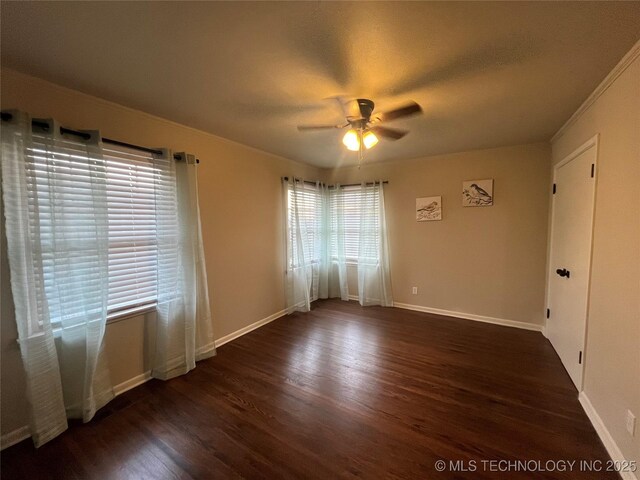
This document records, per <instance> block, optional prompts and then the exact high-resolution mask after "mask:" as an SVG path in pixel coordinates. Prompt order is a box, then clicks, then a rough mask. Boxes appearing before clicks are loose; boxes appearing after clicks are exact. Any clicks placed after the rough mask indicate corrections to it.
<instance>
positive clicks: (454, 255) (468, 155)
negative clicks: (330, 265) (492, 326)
mask: <svg viewBox="0 0 640 480" xmlns="http://www.w3.org/2000/svg"><path fill="white" fill-rule="evenodd" d="M550 159H551V152H550V148H549V146H548V144H546V143H545V144H533V145H521V146H514V147H504V148H495V149H490V150H477V151H471V152H463V153H457V154H452V155H441V156H435V157H426V158H419V159H413V160H403V161H397V162H389V163H378V164H371V165H367V164H366V160H365V163H364V165H363V166H362V168H361V169H360V170H358V169H357V168H343V169H338V170H335V171H333V172H332V173H331V178H332V180H333V181H339V182H341V183H353V182H356V183H358V182H361V181H363V180H373V179H378V180H380V179H381V180H388V181H389V184H388V185H387V186H386V190H385V199H386V207H387V222H388V231H389V243H390V259H391V281H392V288H393V296H394V301H395V302H400V303H406V304H411V305H417V306H422V307H429V308H436V309H442V310H448V311H453V312H462V313H469V314H474V315H482V316H487V317H493V318H497V319H504V320H512V321H518V322H527V323H533V324H536V325H540V324H542V322H543V308H544V282H545V258H546V257H545V255H546V241H547V207H548V193H549V190H548V189H549V165H550ZM485 178H493V179H494V197H495V200H494V205H493V206H491V207H462V182H463V180H473V179H485ZM432 195H441V196H442V204H443V219H442V220H441V221H433V222H416V219H415V201H416V198H417V197H427V196H432ZM354 270H355V269H350V270H349V272H350V274H351V275H350V277H351V278H350V282H349V283H350V293H351V294H357V291H356V288H357V284H356V278H355V275H354V273H355V272H354ZM413 286H416V287H418V294H417V295H412V293H411V288H412V287H413Z"/></svg>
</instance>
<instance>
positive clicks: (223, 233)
mask: <svg viewBox="0 0 640 480" xmlns="http://www.w3.org/2000/svg"><path fill="white" fill-rule="evenodd" d="M1 86H2V101H1V104H2V108H3V109H4V108H17V109H20V110H24V111H27V112H29V113H31V114H32V115H34V116H40V117H55V118H56V119H58V120H59V121H60V122H61V123H62V124H63V125H65V126H70V127H75V128H86V129H91V128H99V129H100V130H101V132H102V134H103V135H104V136H106V137H110V138H115V139H118V140H122V141H125V142H131V143H135V144H139V145H146V146H165V147H169V148H172V149H174V150H176V151H181V150H186V151H189V152H192V153H195V154H196V155H197V156H198V158H200V160H201V163H200V167H199V188H200V207H201V215H202V229H203V232H202V233H203V238H204V246H205V255H206V259H207V274H208V277H209V290H210V297H211V301H212V313H213V322H214V333H215V338H221V337H223V336H225V335H227V334H230V333H232V332H235V331H236V330H239V329H240V328H242V327H245V326H247V325H250V324H252V323H254V322H256V321H258V320H261V319H263V318H265V317H267V316H269V315H272V314H274V313H276V312H279V311H281V310H282V309H283V308H284V302H285V300H284V285H283V273H282V272H283V265H284V262H283V256H282V254H283V251H284V248H283V245H282V242H283V238H284V237H283V234H282V231H283V226H282V193H281V192H282V190H281V184H280V177H281V176H283V175H297V176H303V177H306V178H312V179H316V178H318V177H319V175H320V171H319V170H318V169H317V168H315V167H309V166H305V165H302V164H299V163H296V162H292V161H289V160H287V159H284V158H281V157H277V156H274V155H270V154H267V153H264V152H261V151H258V150H255V149H251V148H249V147H245V146H242V145H239V144H237V143H233V142H230V141H227V140H224V139H222V138H219V137H216V136H213V135H210V134H207V133H204V132H201V131H198V130H194V129H191V128H188V127H184V126H181V125H178V124H175V123H172V122H168V121H166V120H163V119H160V118H157V117H153V116H150V115H147V114H144V113H142V112H139V111H135V110H131V109H128V108H125V107H122V106H119V105H115V104H113V103H109V102H105V101H103V100H100V99H97V98H94V97H90V96H87V95H84V94H81V93H78V92H74V91H71V90H68V89H64V88H61V87H58V86H56V85H53V84H51V83H47V82H44V81H42V80H39V79H36V78H33V77H29V76H25V75H22V74H20V73H17V72H14V71H11V70H8V69H6V68H3V69H2V85H1ZM294 134H295V132H294ZM1 260H2V266H1V267H2V270H1V274H2V277H1V280H2V285H1V290H2V298H1V302H2V307H1V308H2V312H1V313H2V378H1V382H2V383H1V388H2V396H1V398H0V402H1V404H2V417H1V422H2V425H1V432H2V433H3V434H4V433H7V432H10V431H13V430H14V429H16V428H19V427H21V426H23V425H25V424H26V407H25V403H24V381H23V378H22V375H23V374H22V367H21V363H20V359H19V351H18V348H17V344H16V343H15V339H16V330H15V321H14V318H13V307H12V305H11V295H10V288H9V276H8V267H7V265H6V263H7V261H6V249H5V248H3V249H2V255H1ZM145 335H148V326H145V320H144V318H142V317H137V318H133V319H126V320H122V321H120V322H117V323H114V324H110V325H109V326H108V327H107V334H106V343H107V351H108V354H109V355H108V356H109V361H110V366H111V373H112V380H113V383H114V384H119V383H122V382H124V381H126V380H129V379H131V378H132V377H135V376H136V375H139V374H142V373H143V372H145V371H146V370H147V369H148V358H147V357H148V348H146V347H148V342H145V341H144V338H145Z"/></svg>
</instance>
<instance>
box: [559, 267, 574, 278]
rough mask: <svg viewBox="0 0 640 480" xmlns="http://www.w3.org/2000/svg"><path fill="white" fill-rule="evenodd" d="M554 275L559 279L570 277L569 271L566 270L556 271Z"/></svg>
mask: <svg viewBox="0 0 640 480" xmlns="http://www.w3.org/2000/svg"><path fill="white" fill-rule="evenodd" d="M556 273H557V274H558V275H560V276H561V277H567V278H569V277H570V276H571V272H570V271H569V270H567V269H566V268H559V269H557V270H556Z"/></svg>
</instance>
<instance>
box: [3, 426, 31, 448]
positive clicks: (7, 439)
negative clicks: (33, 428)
mask: <svg viewBox="0 0 640 480" xmlns="http://www.w3.org/2000/svg"><path fill="white" fill-rule="evenodd" d="M30 436H31V432H30V431H29V427H28V426H26V425H25V426H24V427H20V428H18V429H16V430H14V431H13V432H9V433H6V434H4V435H2V437H1V438H0V450H4V449H5V448H9V447H11V446H13V445H15V444H16V443H20V442H21V441H23V440H26V439H27V438H29V437H30Z"/></svg>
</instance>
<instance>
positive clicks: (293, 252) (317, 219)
mask: <svg viewBox="0 0 640 480" xmlns="http://www.w3.org/2000/svg"><path fill="white" fill-rule="evenodd" d="M296 208H297V210H298V217H297V218H298V220H297V221H296V216H295V214H294V209H296ZM287 216H288V222H289V229H288V235H289V239H288V242H287V244H288V246H289V250H290V251H289V252H287V257H288V258H289V260H290V265H289V267H290V268H293V267H297V266H298V265H294V263H293V262H295V261H296V259H297V258H298V248H299V247H298V242H297V241H296V230H297V229H298V228H299V229H300V232H301V233H302V250H303V252H304V261H305V263H312V264H313V263H318V262H319V261H320V253H321V252H320V248H321V245H320V242H321V235H322V232H321V230H322V196H321V193H320V190H319V189H318V188H317V187H316V186H314V185H309V184H304V185H303V186H300V187H298V188H297V189H296V190H295V191H294V190H292V189H289V190H288V198H287Z"/></svg>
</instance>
